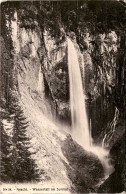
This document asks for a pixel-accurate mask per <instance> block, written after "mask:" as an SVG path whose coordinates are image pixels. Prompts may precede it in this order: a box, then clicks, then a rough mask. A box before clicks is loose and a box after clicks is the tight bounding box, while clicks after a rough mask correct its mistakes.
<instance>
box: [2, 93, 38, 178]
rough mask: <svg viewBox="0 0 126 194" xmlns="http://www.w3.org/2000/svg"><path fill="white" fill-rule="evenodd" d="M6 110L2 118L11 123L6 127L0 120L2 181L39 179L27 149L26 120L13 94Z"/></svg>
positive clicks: (28, 142)
mask: <svg viewBox="0 0 126 194" xmlns="http://www.w3.org/2000/svg"><path fill="white" fill-rule="evenodd" d="M7 110H8V111H7V114H6V115H5V114H4V115H3V117H2V118H3V119H4V120H6V122H7V123H9V124H12V125H11V126H9V127H8V128H7V129H6V126H4V124H3V123H2V121H1V129H2V131H1V142H2V144H1V153H2V154H1V155H2V159H1V163H2V173H1V174H2V175H1V178H2V181H4V182H6V181H7V182H26V181H35V180H39V172H38V169H37V166H36V164H35V161H34V160H33V159H32V155H33V153H31V152H30V151H29V148H30V138H28V137H27V130H26V129H27V127H28V122H27V121H26V118H25V117H24V114H23V111H22V110H21V108H20V106H19V105H18V100H17V98H16V97H15V96H11V97H10V98H9V102H8V107H7ZM3 119H2V120H3Z"/></svg>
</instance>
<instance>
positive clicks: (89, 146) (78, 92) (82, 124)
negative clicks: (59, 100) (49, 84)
mask: <svg viewBox="0 0 126 194" xmlns="http://www.w3.org/2000/svg"><path fill="white" fill-rule="evenodd" d="M67 42H68V70H69V80H70V83H69V84H70V107H71V120H72V132H71V135H72V138H73V139H74V140H75V141H77V143H78V144H79V145H81V146H82V147H83V148H84V149H85V150H87V151H89V152H92V153H93V154H95V155H97V156H98V158H99V160H100V161H101V163H102V165H103V168H104V175H105V178H107V177H108V176H109V175H110V174H111V173H112V172H113V171H114V168H113V166H112V164H111V162H110V160H111V158H110V156H109V150H106V149H105V148H104V147H103V146H102V147H100V146H95V145H93V139H92V137H91V131H90V129H89V125H88V119H87V114H86V105H85V99H84V98H85V95H84V92H83V85H82V78H81V71H80V65H79V61H78V55H77V51H76V49H75V46H74V43H73V42H72V41H71V40H70V39H69V38H67Z"/></svg>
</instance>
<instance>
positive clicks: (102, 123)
mask: <svg viewBox="0 0 126 194" xmlns="http://www.w3.org/2000/svg"><path fill="white" fill-rule="evenodd" d="M62 4H63V5H62ZM68 4H69V3H68ZM68 4H67V3H66V2H62V3H61V4H60V3H59V4H58V3H57V4H55V3H51V4H48V3H47V4H46V3H45V5H44V4H41V3H40V2H39V3H33V4H31V3H28V4H27V5H26V6H25V7H24V5H23V4H22V3H20V4H19V5H17V4H9V5H3V7H7V8H8V7H11V12H10V13H11V14H10V16H9V19H8V13H5V16H4V17H5V19H6V29H7V32H6V35H4V33H3V35H2V48H3V51H2V52H3V56H2V59H3V64H4V63H5V64H4V65H3V66H4V70H5V71H6V66H8V63H9V62H8V61H11V62H12V63H13V75H14V78H15V79H14V81H13V82H14V83H13V85H14V86H15V87H14V90H15V91H16V95H17V96H18V98H19V101H20V106H21V107H22V108H23V111H24V114H25V116H26V117H27V118H28V119H29V123H30V124H29V126H28V130H27V133H28V136H30V137H31V138H32V141H31V145H33V148H34V149H33V150H34V151H36V152H37V153H36V155H35V156H34V157H35V159H36V162H37V165H38V167H39V169H43V168H44V171H45V174H44V175H43V174H42V175H41V180H42V182H47V183H48V182H49V183H50V184H52V185H55V183H57V182H58V183H59V185H62V186H63V185H65V186H67V187H68V188H69V189H70V190H71V191H76V192H83V191H84V190H85V192H93V191H95V190H93V189H95V186H96V184H97V183H98V182H99V179H100V178H102V177H103V168H102V166H101V164H100V162H99V160H98V159H97V158H96V157H95V156H94V155H90V154H88V153H87V152H86V151H84V150H82V148H81V147H80V146H78V145H77V144H76V143H75V142H73V140H72V139H71V137H69V136H67V133H66V132H63V129H62V127H61V125H60V126H59V128H60V129H61V130H59V129H58V127H56V125H55V124H54V123H52V121H50V120H55V122H56V121H58V122H59V121H60V122H61V123H65V124H67V126H68V128H69V126H70V124H71V121H70V117H71V116H70V105H69V75H68V73H69V72H68V62H67V57H68V52H67V36H69V37H70V38H71V39H72V40H73V42H74V44H75V47H76V49H77V52H78V59H79V63H80V68H81V73H82V77H83V85H84V90H85V94H86V105H87V112H88V118H89V123H90V127H91V129H92V136H93V138H94V141H95V142H97V143H98V144H103V146H105V147H107V148H111V153H112V155H113V160H114V161H115V172H114V173H113V174H112V175H111V177H110V178H109V179H108V180H106V182H105V183H104V184H103V186H101V187H100V190H99V191H100V192H101V191H102V192H106V191H107V192H109V191H111V192H113V191H114V192H115V191H116V192H117V190H118V189H117V190H113V189H110V184H111V180H112V181H113V182H114V181H115V177H118V175H119V176H121V179H122V182H123V183H122V182H120V185H121V186H120V185H119V186H118V188H120V189H119V192H121V191H123V189H124V174H125V173H124V166H123V164H121V163H120V161H119V157H117V156H116V153H115V150H116V148H117V147H118V145H119V146H120V150H121V151H122V152H123V153H122V155H121V156H120V157H121V160H122V161H123V163H124V160H125V159H124V157H123V155H124V148H123V146H122V144H123V142H124V138H123V136H124V132H125V124H124V119H125V113H124V111H125V89H126V88H125V76H124V75H125V62H126V57H125V49H126V44H125V35H124V26H123V25H124V24H123V23H121V24H119V25H117V24H115V25H113V26H115V27H111V28H110V27H109V24H106V26H107V27H106V28H107V29H104V28H103V27H105V26H102V22H103V23H105V21H106V22H108V19H106V20H105V21H104V19H103V13H101V10H102V11H103V7H104V5H102V4H100V5H99V4H98V7H99V10H97V9H96V8H93V7H92V4H91V3H90V2H84V3H82V2H81V3H79V5H78V7H77V4H76V3H72V6H71V7H70V6H69V5H68ZM74 4H75V5H74ZM118 5H119V9H120V10H121V11H123V12H124V8H123V7H122V5H120V4H118ZM118 5H117V6H118ZM62 7H63V8H62ZM108 7H109V6H108ZM115 7H116V6H115ZM58 8H59V9H58ZM65 8H66V9H67V12H66V15H65V16H64V9H65ZM110 9H111V6H110V8H108V13H107V16H106V18H107V17H108V16H109V12H110ZM116 9H117V8H116ZM59 10H60V13H59ZM84 10H89V11H90V14H89V15H90V17H91V18H92V17H93V16H92V15H93V14H94V13H95V16H96V17H97V19H96V20H93V24H91V23H90V19H89V18H88V13H87V11H86V12H85V13H84V14H86V15H81V14H82V13H81V12H84ZM47 11H48V12H47ZM79 13H80V15H79ZM46 14H47V15H46ZM51 14H52V15H53V17H54V16H58V19H57V18H56V19H57V21H58V22H57V23H58V24H57V26H58V27H57V26H56V27H57V28H56V30H57V31H56V32H55V30H54V27H55V25H56V24H55V23H52V24H51V16H52V15H51ZM114 14H116V12H115V13H114ZM123 14H124V13H123ZM77 15H78V20H77V21H78V25H77V24H76V22H75V19H76V17H77ZM101 15H102V18H101ZM83 17H84V18H83ZM112 17H114V16H112ZM116 17H117V18H118V17H120V16H118V14H117V15H116ZM43 18H44V19H45V20H44V23H43V20H42V19H43ZM59 18H60V19H59ZM99 18H100V19H99ZM53 19H54V18H53ZM84 19H85V21H84V22H83V20H84ZM47 20H49V21H50V23H49V24H48V22H47ZM97 20H100V21H99V22H97ZM102 20H103V21H102ZM124 20H125V18H124ZM66 21H68V23H67V22H66ZM54 22H55V19H54ZM97 23H98V25H97ZM108 23H109V22H108ZM51 25H52V26H53V27H52V29H53V30H52V29H51ZM76 25H77V26H76ZM92 25H93V27H94V26H96V28H97V29H95V30H94V29H93V27H92ZM73 26H75V27H73ZM117 28H119V29H117ZM98 29H100V30H98ZM55 33H58V34H55ZM7 36H8V37H9V38H10V40H11V41H10V42H11V44H12V45H11V44H10V47H11V48H10V49H8V48H7V47H8V45H7V39H6V38H7ZM7 49H8V50H9V51H10V52H11V54H10V53H7ZM83 61H84V64H83ZM11 62H10V63H11ZM9 68H10V67H9ZM10 69H11V68H10ZM8 71H10V70H8ZM3 73H4V71H3ZM7 79H8V77H6V74H5V73H4V76H3V78H2V83H3V82H4V80H6V83H8V82H7ZM9 84H10V83H9ZM2 87H3V93H2V94H3V95H2V100H3V99H4V100H5V99H6V98H7V96H8V95H7V94H6V92H4V87H6V86H4V84H3V85H2ZM5 94H6V95H5ZM47 117H48V118H49V120H48V119H47ZM118 141H119V142H118ZM75 155H76V158H74V156H75ZM77 155H78V157H77ZM79 155H81V158H80V157H79ZM41 158H42V159H41ZM83 163H85V164H88V167H87V168H86V167H83ZM78 164H79V169H77V168H76V165H78ZM118 166H119V167H118ZM122 166H123V170H122V171H121V172H119V170H118V168H119V169H120V168H122ZM88 168H89V169H90V172H89V174H90V176H89V175H88V176H86V175H85V174H86V173H87V174H88V172H87V170H88ZM96 172H98V176H95V175H96ZM78 173H79V174H80V176H78ZM94 178H95V179H94ZM83 179H84V180H83ZM76 180H77V182H76ZM73 185H74V186H73ZM90 185H92V186H91V188H90Z"/></svg>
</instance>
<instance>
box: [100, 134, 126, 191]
mask: <svg viewBox="0 0 126 194" xmlns="http://www.w3.org/2000/svg"><path fill="white" fill-rule="evenodd" d="M125 138H126V137H125V135H123V136H122V137H121V138H120V139H118V140H117V142H116V143H115V144H114V145H113V147H112V148H111V151H110V153H111V155H112V158H113V160H114V161H115V166H114V167H115V171H114V172H113V173H112V174H111V175H110V176H109V178H108V179H107V180H106V181H105V182H104V183H103V184H102V185H101V186H100V188H99V190H98V192H99V193H121V192H123V191H126V169H125V163H126V158H125V156H126V150H125V149H126V148H125Z"/></svg>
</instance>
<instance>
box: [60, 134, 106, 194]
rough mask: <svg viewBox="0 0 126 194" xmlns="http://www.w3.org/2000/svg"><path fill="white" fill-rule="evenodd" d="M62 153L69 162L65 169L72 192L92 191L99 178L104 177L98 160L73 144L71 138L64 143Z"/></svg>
mask: <svg viewBox="0 0 126 194" xmlns="http://www.w3.org/2000/svg"><path fill="white" fill-rule="evenodd" d="M62 151H63V154H64V156H65V157H66V158H67V160H68V162H69V166H68V165H66V168H67V173H68V177H69V179H70V180H71V181H72V184H73V188H74V190H75V191H76V192H78V193H80V192H82V193H87V192H89V191H90V192H91V191H93V189H94V188H95V186H96V184H97V183H98V182H99V180H100V178H103V176H104V170H103V167H102V165H101V163H100V161H99V159H98V158H97V157H96V156H95V155H93V154H92V153H89V152H87V151H86V150H84V149H83V148H82V147H81V146H79V145H78V144H77V143H76V142H74V141H73V140H72V138H71V136H68V137H67V138H66V140H65V141H64V143H63V146H62Z"/></svg>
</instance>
